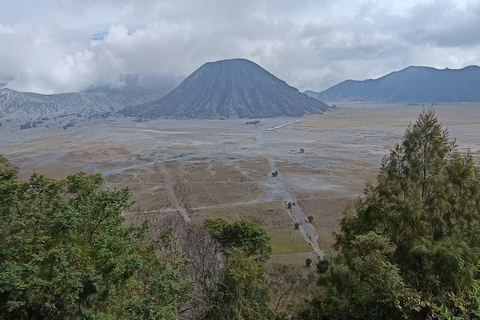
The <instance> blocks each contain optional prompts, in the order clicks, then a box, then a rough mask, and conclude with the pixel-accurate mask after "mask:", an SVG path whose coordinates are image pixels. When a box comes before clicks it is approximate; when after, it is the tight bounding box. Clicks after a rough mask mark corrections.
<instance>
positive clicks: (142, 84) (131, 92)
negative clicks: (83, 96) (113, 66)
mask: <svg viewBox="0 0 480 320" xmlns="http://www.w3.org/2000/svg"><path fill="white" fill-rule="evenodd" d="M184 78H185V77H181V76H176V75H171V74H140V73H124V74H121V75H120V77H119V79H117V81H115V82H112V83H102V84H96V85H92V86H90V87H89V88H88V89H87V90H85V91H84V92H85V93H95V94H97V95H103V96H104V97H106V98H108V99H110V100H112V101H115V102H116V103H118V104H119V105H120V106H122V107H125V106H130V105H137V104H144V103H147V102H150V101H154V100H158V99H160V98H163V97H164V96H165V95H167V94H168V93H169V92H170V91H172V90H173V89H175V87H176V86H178V85H179V84H180V82H182V80H183V79H184Z"/></svg>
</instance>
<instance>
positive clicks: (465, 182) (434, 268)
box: [321, 110, 480, 319]
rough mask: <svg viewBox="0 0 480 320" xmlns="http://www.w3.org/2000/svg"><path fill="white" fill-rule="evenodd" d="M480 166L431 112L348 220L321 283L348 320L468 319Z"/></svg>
mask: <svg viewBox="0 0 480 320" xmlns="http://www.w3.org/2000/svg"><path fill="white" fill-rule="evenodd" d="M479 178H480V170H479V168H478V166H476V164H475V162H474V160H473V157H472V155H471V154H468V153H467V154H460V153H459V152H458V151H457V146H456V143H455V141H452V140H450V139H449V137H448V131H447V130H443V128H442V125H441V123H440V122H439V121H438V119H437V117H436V116H435V113H434V111H433V110H424V111H423V112H422V113H421V114H420V116H419V118H418V120H417V122H416V123H415V124H413V125H411V126H410V127H409V128H408V129H407V131H406V133H405V136H404V139H403V142H402V143H401V144H398V145H396V146H395V148H394V149H393V150H392V151H391V153H390V155H389V156H388V157H387V158H385V159H384V161H383V163H382V166H381V170H380V174H379V176H378V178H377V183H376V186H372V185H370V184H368V185H367V188H366V190H365V195H364V197H362V198H361V199H359V201H358V203H357V205H356V210H355V212H346V215H345V217H344V218H343V219H342V221H341V232H340V233H339V234H338V235H337V242H336V246H335V248H336V249H337V250H338V251H339V252H340V254H338V255H337V256H336V257H334V258H333V260H331V262H332V263H331V266H330V268H329V271H328V272H327V274H326V275H325V276H324V277H322V280H321V283H322V284H323V285H324V286H325V287H326V288H327V300H329V301H330V302H332V303H334V305H335V306H336V307H337V310H339V312H340V313H341V314H343V316H345V314H346V315H348V316H347V317H348V318H351V319H385V318H389V319H400V318H409V319H425V318H428V317H430V316H432V315H433V311H434V310H433V307H434V306H436V305H443V306H444V307H445V308H448V310H449V312H450V313H451V315H452V316H462V317H465V318H469V317H471V316H472V312H473V311H472V307H471V303H470V300H471V299H470V298H469V293H470V292H471V289H472V286H474V285H476V274H477V265H478V260H479V259H478V258H479V254H480V180H479Z"/></svg>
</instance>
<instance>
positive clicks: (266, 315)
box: [205, 219, 272, 320]
mask: <svg viewBox="0 0 480 320" xmlns="http://www.w3.org/2000/svg"><path fill="white" fill-rule="evenodd" d="M205 227H206V229H207V230H208V231H209V232H210V234H211V235H212V237H213V238H214V239H216V240H217V241H218V242H219V244H220V247H221V248H222V252H223V261H224V277H223V279H222V281H221V282H220V284H219V287H218V292H217V297H216V299H215V302H214V303H213V305H212V306H211V307H210V308H209V310H208V312H207V319H215V320H216V319H221V320H234V319H245V320H247V319H248V320H249V319H251V320H254V319H271V318H272V313H271V311H270V310H269V309H268V306H267V302H268V285H267V281H266V277H265V261H267V260H268V259H269V258H270V255H271V252H272V248H271V246H270V237H269V236H268V235H267V232H266V231H265V229H263V228H261V227H259V226H258V225H256V224H254V223H252V222H250V221H247V220H239V221H236V222H233V223H228V222H227V221H225V220H224V219H213V220H207V221H206V222H205Z"/></svg>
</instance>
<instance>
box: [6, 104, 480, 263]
mask: <svg viewBox="0 0 480 320" xmlns="http://www.w3.org/2000/svg"><path fill="white" fill-rule="evenodd" d="M336 105H337V106H338V109H337V110H333V111H330V112H327V113H325V114H323V115H315V116H307V117H304V118H272V119H258V120H260V124H259V125H247V124H246V122H247V121H251V120H249V119H231V120H193V119H192V120H167V119H156V120H150V121H147V122H133V121H132V120H133V119H131V118H110V119H106V120H95V121H87V120H85V121H82V120H79V121H78V123H77V125H75V126H74V127H72V128H68V130H63V129H62V126H61V125H58V126H55V125H50V127H49V128H46V127H44V126H40V127H37V128H33V129H29V130H19V129H17V128H18V126H16V125H14V124H8V123H5V122H3V121H2V122H3V123H4V125H3V126H2V127H0V137H1V138H0V154H3V155H4V156H6V157H7V158H8V159H9V160H11V161H13V162H14V163H16V164H18V165H19V166H20V169H21V171H20V174H21V177H23V178H26V177H28V176H29V174H30V173H31V171H39V172H42V173H45V174H47V175H49V176H52V177H55V178H60V177H64V176H67V175H68V174H71V173H73V172H76V171H79V170H83V171H87V172H101V173H103V174H104V175H105V178H106V186H107V187H108V188H120V187H126V186H128V187H129V188H131V190H132V191H133V192H134V194H135V196H134V200H135V204H134V205H133V207H132V209H131V210H130V212H126V213H125V217H126V219H127V223H138V222H139V221H140V220H141V219H144V218H149V217H150V218H151V217H155V220H157V219H161V217H162V216H167V215H170V214H172V213H178V214H179V215H181V217H182V218H183V219H184V220H185V221H191V222H192V223H203V221H205V219H209V218H215V217H223V218H225V219H227V220H229V221H233V220H237V219H249V220H252V221H254V222H256V223H258V224H260V225H261V226H263V227H265V228H266V229H267V231H268V233H269V235H270V236H271V238H272V246H273V249H274V254H275V256H276V258H275V257H274V258H275V259H276V260H279V259H284V260H286V261H289V262H295V261H297V262H298V263H299V264H304V259H305V256H315V255H317V254H321V255H323V252H324V251H323V250H327V251H328V250H330V247H331V245H332V244H333V242H334V232H336V231H338V228H339V223H338V221H339V219H340V218H341V217H342V212H343V211H344V209H345V208H346V207H348V206H353V205H354V204H355V200H356V199H357V197H358V196H360V195H361V193H362V191H363V188H364V183H365V181H374V179H375V177H376V175H377V173H378V168H379V165H380V163H381V160H382V158H383V157H384V156H385V155H387V154H388V152H389V149H390V148H392V147H393V146H394V144H395V143H397V142H400V140H401V138H402V136H403V133H404V131H405V129H406V127H407V126H408V125H409V124H410V123H411V122H414V121H415V120H416V118H417V116H418V114H419V113H420V112H421V110H422V106H408V105H405V104H380V103H336ZM435 109H436V112H437V115H438V116H439V118H440V119H441V121H442V122H443V124H444V125H447V126H448V130H449V132H450V135H451V137H455V138H456V139H457V142H458V144H459V149H460V150H461V151H470V152H471V153H472V154H473V155H474V157H475V158H476V160H477V163H478V161H479V160H480V139H478V138H479V132H480V104H479V103H458V104H441V105H438V106H435ZM301 148H303V149H304V150H305V151H304V152H303V153H301V152H300V149H301ZM274 169H275V170H278V172H279V176H278V177H271V175H270V173H271V172H272V171H274ZM288 202H295V206H294V207H293V208H292V209H291V210H288V209H287V203H288ZM309 215H311V216H313V218H314V220H313V222H312V224H309V223H308V222H306V221H305V219H306V217H308V216H309ZM295 221H298V222H299V223H300V224H301V227H300V230H295V229H294V223H295ZM315 252H316V253H315ZM288 257H291V258H288Z"/></svg>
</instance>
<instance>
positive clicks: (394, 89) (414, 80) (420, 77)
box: [305, 65, 480, 103]
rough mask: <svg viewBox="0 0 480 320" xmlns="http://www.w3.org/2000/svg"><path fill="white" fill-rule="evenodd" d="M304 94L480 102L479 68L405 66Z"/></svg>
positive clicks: (336, 98)
mask: <svg viewBox="0 0 480 320" xmlns="http://www.w3.org/2000/svg"><path fill="white" fill-rule="evenodd" d="M305 94H307V95H309V96H311V97H313V98H316V99H320V100H324V101H382V102H419V103H421V102H473V101H480V67H479V66H476V65H471V66H467V67H464V68H461V69H448V68H446V69H435V68H432V67H424V66H409V67H407V68H405V69H402V70H399V71H394V72H391V73H389V74H387V75H385V76H383V77H380V78H377V79H366V80H361V81H359V80H345V81H343V82H341V83H339V84H336V85H334V86H332V87H330V88H328V89H327V90H325V91H322V92H314V91H306V92H305Z"/></svg>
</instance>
